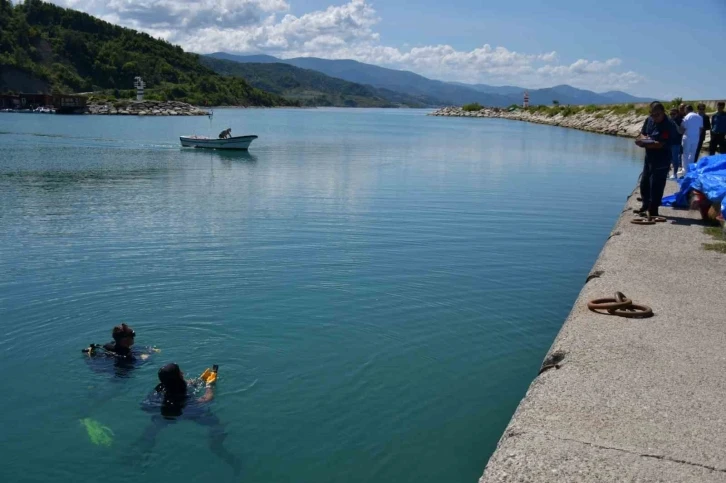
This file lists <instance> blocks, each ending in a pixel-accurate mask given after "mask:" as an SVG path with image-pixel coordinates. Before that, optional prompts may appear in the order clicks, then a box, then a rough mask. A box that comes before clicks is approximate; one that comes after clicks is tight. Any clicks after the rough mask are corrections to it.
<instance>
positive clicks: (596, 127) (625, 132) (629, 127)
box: [429, 106, 710, 148]
mask: <svg viewBox="0 0 726 483" xmlns="http://www.w3.org/2000/svg"><path fill="white" fill-rule="evenodd" d="M429 116H441V117H475V118H499V119H511V120H514V121H525V122H534V123H537V124H548V125H550V126H561V127H568V128H572V129H579V130H581V131H589V132H594V133H599V134H610V135H612V136H623V137H629V138H634V137H637V136H638V134H639V133H640V129H641V128H642V127H643V121H645V118H646V116H643V115H640V114H636V113H635V111H632V112H630V113H628V114H620V113H615V112H612V111H607V110H599V111H596V112H585V111H580V112H577V113H575V114H571V115H569V116H565V115H563V114H562V113H559V114H557V115H555V116H549V115H547V113H544V112H533V111H530V110H524V109H515V110H513V111H509V110H507V109H500V108H496V107H492V108H489V107H485V108H483V109H481V110H479V111H465V110H464V109H462V108H461V107H455V106H452V107H444V108H441V109H438V110H436V111H434V112H432V113H430V114H429ZM709 140H710V133H706V141H705V142H704V144H703V147H704V148H707V147H708V144H709Z"/></svg>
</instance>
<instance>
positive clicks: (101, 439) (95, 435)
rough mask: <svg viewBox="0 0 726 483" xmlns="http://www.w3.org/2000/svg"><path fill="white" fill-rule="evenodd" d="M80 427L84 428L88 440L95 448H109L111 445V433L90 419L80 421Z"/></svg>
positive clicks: (108, 429)
mask: <svg viewBox="0 0 726 483" xmlns="http://www.w3.org/2000/svg"><path fill="white" fill-rule="evenodd" d="M81 426H83V427H84V428H86V432H87V433H88V438H89V439H90V440H91V442H92V443H93V444H95V445H97V446H111V445H112V444H113V436H114V434H113V431H112V430H111V428H109V427H108V426H104V425H102V424H101V423H99V422H98V421H95V420H93V419H91V418H84V419H81Z"/></svg>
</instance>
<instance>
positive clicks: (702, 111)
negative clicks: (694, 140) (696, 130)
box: [696, 103, 711, 162]
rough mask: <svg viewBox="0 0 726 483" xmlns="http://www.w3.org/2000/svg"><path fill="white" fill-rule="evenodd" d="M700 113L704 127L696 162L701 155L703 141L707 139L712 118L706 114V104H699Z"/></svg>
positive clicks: (699, 139)
mask: <svg viewBox="0 0 726 483" xmlns="http://www.w3.org/2000/svg"><path fill="white" fill-rule="evenodd" d="M698 115H699V116H701V117H702V118H703V129H701V137H699V138H698V149H697V150H696V162H698V157H699V156H700V155H701V149H702V148H703V141H705V140H706V133H707V132H708V131H710V130H711V120H710V119H709V118H708V114H706V104H703V103H702V104H699V105H698Z"/></svg>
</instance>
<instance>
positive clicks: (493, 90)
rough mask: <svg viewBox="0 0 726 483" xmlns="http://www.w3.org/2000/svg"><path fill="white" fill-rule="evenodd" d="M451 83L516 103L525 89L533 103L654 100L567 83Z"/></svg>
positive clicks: (594, 102)
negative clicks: (535, 85) (537, 86)
mask: <svg viewBox="0 0 726 483" xmlns="http://www.w3.org/2000/svg"><path fill="white" fill-rule="evenodd" d="M451 84H455V85H458V86H462V87H470V88H472V89H476V90H478V91H480V92H485V93H488V94H499V95H504V96H511V97H512V101H513V102H512V103H515V104H519V103H521V102H522V96H523V93H524V92H525V91H527V92H528V93H529V102H530V104H532V105H538V104H547V105H549V104H552V101H558V102H559V103H560V104H624V103H630V102H650V101H652V100H653V99H648V98H644V97H635V96H631V95H630V94H628V93H626V92H621V91H609V92H603V93H597V92H593V91H588V90H586V89H578V88H576V87H572V86H569V85H567V84H563V85H559V86H554V87H548V88H544V89H527V88H525V87H517V86H490V85H487V84H464V83H461V82H452V83H451Z"/></svg>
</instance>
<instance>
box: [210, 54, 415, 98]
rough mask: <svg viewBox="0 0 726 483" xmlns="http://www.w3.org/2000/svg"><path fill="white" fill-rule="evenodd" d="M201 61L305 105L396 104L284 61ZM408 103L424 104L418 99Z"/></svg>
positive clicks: (372, 91)
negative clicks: (283, 62) (282, 62)
mask: <svg viewBox="0 0 726 483" xmlns="http://www.w3.org/2000/svg"><path fill="white" fill-rule="evenodd" d="M201 62H202V64H204V65H206V66H207V67H209V68H210V69H212V70H214V71H215V72H217V73H218V74H223V75H232V76H239V77H242V78H244V79H245V80H246V81H247V82H249V83H250V84H251V85H253V86H254V87H257V88H259V89H263V90H265V91H269V92H274V93H275V94H280V95H282V96H284V97H286V98H287V99H292V100H295V101H298V102H300V104H301V105H304V106H338V107H395V106H396V105H397V104H394V103H392V102H391V101H390V100H389V99H388V98H387V97H385V96H383V95H380V93H379V92H378V90H377V89H375V88H374V87H371V86H364V85H361V84H356V83H354V82H348V81H345V80H342V79H336V78H334V77H330V76H327V75H325V74H322V73H320V72H316V71H314V70H309V69H301V68H299V67H294V66H292V65H287V64H281V63H244V64H243V63H240V62H234V61H230V60H222V59H215V58H213V57H206V56H204V57H202V58H201ZM403 103H406V104H407V105H409V106H412V107H418V106H420V105H421V104H420V103H418V102H416V100H415V99H408V102H406V101H404V102H403Z"/></svg>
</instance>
